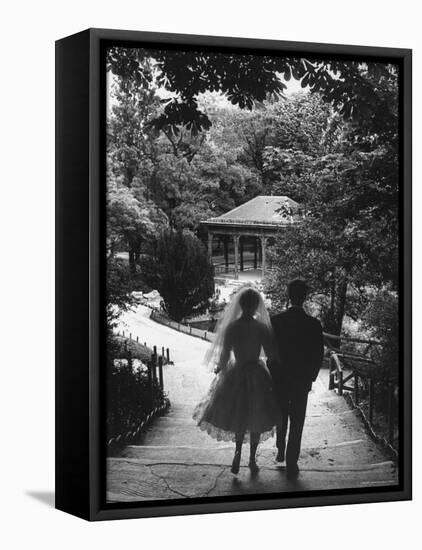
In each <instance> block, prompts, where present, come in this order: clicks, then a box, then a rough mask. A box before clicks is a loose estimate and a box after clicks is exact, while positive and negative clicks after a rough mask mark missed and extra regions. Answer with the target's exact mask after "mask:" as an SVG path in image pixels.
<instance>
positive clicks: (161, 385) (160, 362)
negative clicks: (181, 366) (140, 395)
mask: <svg viewBox="0 0 422 550" xmlns="http://www.w3.org/2000/svg"><path fill="white" fill-rule="evenodd" d="M158 377H159V381H160V388H161V389H164V380H163V356H162V355H161V356H160V357H159V358H158Z"/></svg>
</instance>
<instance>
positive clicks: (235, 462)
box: [230, 451, 240, 475]
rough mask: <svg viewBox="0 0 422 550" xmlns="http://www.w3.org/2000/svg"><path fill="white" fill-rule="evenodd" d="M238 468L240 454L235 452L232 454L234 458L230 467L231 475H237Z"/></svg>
mask: <svg viewBox="0 0 422 550" xmlns="http://www.w3.org/2000/svg"><path fill="white" fill-rule="evenodd" d="M239 468H240V452H239V451H236V452H235V453H234V458H233V462H232V467H231V470H230V471H231V473H232V474H235V475H236V474H238V473H239Z"/></svg>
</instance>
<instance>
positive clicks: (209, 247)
mask: <svg viewBox="0 0 422 550" xmlns="http://www.w3.org/2000/svg"><path fill="white" fill-rule="evenodd" d="M212 238H213V234H212V233H211V232H209V233H208V259H209V261H210V262H212Z"/></svg>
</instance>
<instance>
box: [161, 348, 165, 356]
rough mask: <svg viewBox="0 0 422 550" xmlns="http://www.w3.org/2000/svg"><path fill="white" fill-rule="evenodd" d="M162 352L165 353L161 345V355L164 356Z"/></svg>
mask: <svg viewBox="0 0 422 550" xmlns="http://www.w3.org/2000/svg"><path fill="white" fill-rule="evenodd" d="M164 353H165V350H164V346H162V348H161V357H164Z"/></svg>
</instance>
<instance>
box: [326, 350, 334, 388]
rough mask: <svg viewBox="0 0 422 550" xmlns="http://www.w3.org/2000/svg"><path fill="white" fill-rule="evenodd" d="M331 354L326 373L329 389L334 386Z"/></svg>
mask: <svg viewBox="0 0 422 550" xmlns="http://www.w3.org/2000/svg"><path fill="white" fill-rule="evenodd" d="M333 361H334V359H333V356H332V355H330V360H329V362H328V375H329V378H328V389H329V390H333V389H334V387H335V384H334V369H333Z"/></svg>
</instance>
